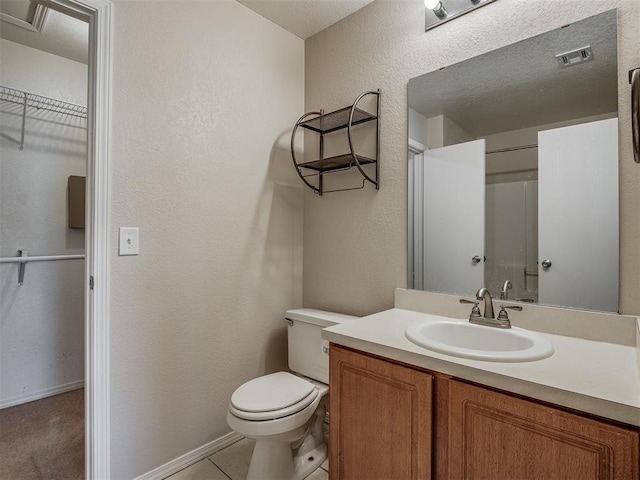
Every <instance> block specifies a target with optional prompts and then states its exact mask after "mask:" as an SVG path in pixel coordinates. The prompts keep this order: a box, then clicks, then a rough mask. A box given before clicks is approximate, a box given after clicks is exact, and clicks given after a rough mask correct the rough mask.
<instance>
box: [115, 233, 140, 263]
mask: <svg viewBox="0 0 640 480" xmlns="http://www.w3.org/2000/svg"><path fill="white" fill-rule="evenodd" d="M138 245H139V231H138V227H120V241H119V242H118V255H120V256H123V255H138Z"/></svg>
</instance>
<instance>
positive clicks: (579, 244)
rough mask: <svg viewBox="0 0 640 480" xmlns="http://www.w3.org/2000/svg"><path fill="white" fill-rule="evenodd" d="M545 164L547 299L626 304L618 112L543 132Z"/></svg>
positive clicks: (592, 305) (543, 270) (593, 305)
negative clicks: (621, 284) (621, 282)
mask: <svg viewBox="0 0 640 480" xmlns="http://www.w3.org/2000/svg"><path fill="white" fill-rule="evenodd" d="M538 166H539V171H538V175H539V176H538V178H539V182H538V189H539V191H538V195H539V199H538V209H539V210H538V228H539V230H538V239H539V246H538V252H539V261H538V275H539V294H540V303H543V304H545V305H558V306H564V307H578V308H584V309H588V310H602V311H608V312H616V311H618V193H617V192H618V190H617V189H618V120H617V119H615V118H614V119H609V120H601V121H597V122H590V123H585V124H581V125H573V126H570V127H564V128H556V129H553V130H546V131H543V132H540V133H539V134H538ZM545 265H546V266H545Z"/></svg>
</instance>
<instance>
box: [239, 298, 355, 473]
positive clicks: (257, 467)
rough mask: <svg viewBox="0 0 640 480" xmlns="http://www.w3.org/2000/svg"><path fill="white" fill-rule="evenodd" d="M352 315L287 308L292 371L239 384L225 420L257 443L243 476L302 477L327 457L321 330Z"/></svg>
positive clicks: (325, 366) (325, 379)
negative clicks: (247, 470) (246, 471)
mask: <svg viewBox="0 0 640 480" xmlns="http://www.w3.org/2000/svg"><path fill="white" fill-rule="evenodd" d="M353 318H355V317H351V316H348V315H341V314H335V313H330V312H322V311H320V310H309V309H299V310H289V311H288V312H287V315H286V319H287V323H288V324H289V328H288V329H287V337H288V343H289V366H290V367H291V368H292V369H295V371H296V373H297V374H296V375H294V374H292V373H289V372H277V373H272V374H269V375H264V376H262V377H258V378H256V379H253V380H250V381H248V382H246V383H245V384H243V385H241V386H240V387H238V388H237V389H236V391H235V392H234V393H233V395H232V396H231V401H230V402H229V410H228V412H227V423H228V424H229V426H230V427H231V428H232V429H233V430H235V431H236V432H238V433H239V434H241V435H243V436H245V437H247V438H251V439H254V440H255V441H256V444H255V447H254V451H253V455H252V457H251V464H250V466H249V473H248V474H247V480H267V479H269V480H272V479H273V480H301V479H303V478H304V477H306V476H307V475H309V474H310V473H311V472H313V471H314V470H315V469H316V468H318V467H319V466H320V465H321V464H322V462H324V460H325V459H326V458H327V445H326V441H325V438H324V420H325V416H326V402H327V398H328V396H327V393H328V392H329V387H328V385H327V383H328V382H329V359H328V351H327V348H326V342H324V344H323V340H322V333H321V332H322V328H324V327H327V326H330V325H335V324H337V323H342V322H344V321H348V320H351V319H353ZM323 346H324V348H323Z"/></svg>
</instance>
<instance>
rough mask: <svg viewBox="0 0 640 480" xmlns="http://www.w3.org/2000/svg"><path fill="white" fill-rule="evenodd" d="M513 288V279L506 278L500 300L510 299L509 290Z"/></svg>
mask: <svg viewBox="0 0 640 480" xmlns="http://www.w3.org/2000/svg"><path fill="white" fill-rule="evenodd" d="M512 288H513V284H512V283H511V280H505V281H504V283H503V284H502V290H500V300H509V290H511V289H512Z"/></svg>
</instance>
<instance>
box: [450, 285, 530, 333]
mask: <svg viewBox="0 0 640 480" xmlns="http://www.w3.org/2000/svg"><path fill="white" fill-rule="evenodd" d="M476 299H477V300H483V301H484V314H481V313H480V308H479V307H478V302H476V301H473V300H467V299H466V298H461V299H460V303H471V304H473V309H472V310H471V315H469V322H470V323H475V324H476V325H484V326H485V327H495V328H511V320H509V316H508V315H507V310H506V309H507V308H509V309H511V310H522V307H521V306H519V305H500V314H499V315H498V318H495V316H494V314H493V298H491V293H489V290H487V289H486V288H485V287H482V288H481V289H480V290H478V293H476Z"/></svg>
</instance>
